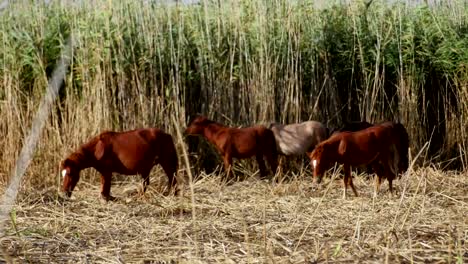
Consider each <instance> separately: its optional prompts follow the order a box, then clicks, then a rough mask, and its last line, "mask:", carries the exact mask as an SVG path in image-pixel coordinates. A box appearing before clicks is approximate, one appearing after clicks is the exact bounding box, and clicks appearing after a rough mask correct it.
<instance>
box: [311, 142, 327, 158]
mask: <svg viewBox="0 0 468 264" xmlns="http://www.w3.org/2000/svg"><path fill="white" fill-rule="evenodd" d="M325 144H327V142H325V141H324V142H322V143H320V144H318V145H317V146H316V147H315V149H314V151H313V152H312V156H311V158H312V159H317V158H318V157H322V156H323V153H324V150H325Z"/></svg>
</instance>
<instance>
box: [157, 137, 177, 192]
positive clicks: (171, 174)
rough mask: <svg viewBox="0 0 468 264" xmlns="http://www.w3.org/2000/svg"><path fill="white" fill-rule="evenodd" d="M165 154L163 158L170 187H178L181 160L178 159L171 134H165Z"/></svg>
mask: <svg viewBox="0 0 468 264" xmlns="http://www.w3.org/2000/svg"><path fill="white" fill-rule="evenodd" d="M163 140H164V141H163V142H164V143H163V144H164V152H165V153H164V154H162V157H163V159H164V164H161V165H162V166H163V169H164V170H165V171H166V174H167V177H168V179H169V182H170V185H171V186H175V185H177V178H176V177H177V170H178V168H179V159H178V157H177V150H176V147H175V144H174V140H173V139H172V136H171V135H169V134H164V139H163Z"/></svg>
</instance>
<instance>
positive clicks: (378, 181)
mask: <svg viewBox="0 0 468 264" xmlns="http://www.w3.org/2000/svg"><path fill="white" fill-rule="evenodd" d="M372 167H373V168H374V171H375V174H376V176H375V184H374V197H377V194H378V193H379V192H380V185H381V184H382V178H384V175H385V166H384V168H383V169H382V168H381V164H380V163H379V162H374V163H372Z"/></svg>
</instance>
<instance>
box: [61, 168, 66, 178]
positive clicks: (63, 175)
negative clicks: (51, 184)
mask: <svg viewBox="0 0 468 264" xmlns="http://www.w3.org/2000/svg"><path fill="white" fill-rule="evenodd" d="M66 175H67V170H62V178H65V176H66Z"/></svg>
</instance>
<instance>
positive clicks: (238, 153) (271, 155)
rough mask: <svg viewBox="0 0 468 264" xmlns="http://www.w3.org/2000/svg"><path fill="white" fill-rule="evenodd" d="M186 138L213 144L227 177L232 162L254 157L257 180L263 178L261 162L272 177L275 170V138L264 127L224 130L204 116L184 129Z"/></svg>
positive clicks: (264, 169) (276, 155)
mask: <svg viewBox="0 0 468 264" xmlns="http://www.w3.org/2000/svg"><path fill="white" fill-rule="evenodd" d="M185 133H186V134H188V135H202V136H204V137H205V138H206V139H207V140H208V141H209V142H211V143H212V144H214V145H215V146H216V148H217V149H218V151H219V153H220V154H221V156H222V157H223V161H224V167H225V169H226V171H227V177H229V174H230V171H231V165H232V159H233V158H238V159H245V158H250V157H252V156H255V158H256V159H257V162H258V166H259V169H260V175H261V177H262V178H263V177H265V176H266V175H267V172H266V166H265V163H264V160H263V158H266V159H267V161H268V163H269V164H270V167H271V170H272V171H273V174H275V173H276V169H277V167H278V154H277V151H276V143H275V136H274V135H273V132H272V131H271V130H269V129H268V128H266V127H264V126H253V127H245V128H232V127H226V126H224V125H222V124H219V123H217V122H215V121H212V120H209V119H208V118H206V117H204V116H196V117H195V118H194V119H193V120H192V121H191V122H190V123H189V125H188V127H187V128H186V129H185Z"/></svg>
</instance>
